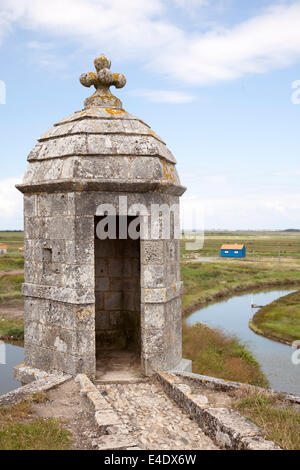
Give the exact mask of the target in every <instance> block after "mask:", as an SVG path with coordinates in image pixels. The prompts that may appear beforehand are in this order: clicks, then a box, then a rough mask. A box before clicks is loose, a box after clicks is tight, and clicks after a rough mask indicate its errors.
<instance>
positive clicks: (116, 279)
mask: <svg viewBox="0 0 300 470" xmlns="http://www.w3.org/2000/svg"><path fill="white" fill-rule="evenodd" d="M120 195H122V194H120V193H116V192H111V193H109V192H103V193H102V192H98V191H95V192H93V191H77V192H69V193H68V192H54V193H39V194H32V195H30V196H28V195H25V196H24V203H25V283H24V286H23V294H24V296H25V362H26V365H28V366H31V367H36V368H41V369H43V370H51V369H58V370H62V371H64V372H66V373H71V374H75V373H80V372H84V373H87V374H88V375H89V376H94V374H95V358H96V343H97V349H98V350H99V351H100V350H101V348H102V347H108V346H109V347H135V349H136V350H137V351H140V354H141V362H142V366H143V369H144V371H145V372H146V373H147V374H151V371H152V369H153V367H158V368H162V369H169V368H173V367H175V366H176V365H177V364H178V363H179V362H180V360H181V321H182V319H181V292H182V285H181V282H180V262H179V259H180V247H179V243H180V242H179V240H177V239H175V238H174V220H173V222H172V226H171V238H170V239H164V238H163V235H162V233H161V230H160V228H159V230H158V234H159V235H158V238H156V239H150V240H149V239H147V240H137V241H134V240H108V241H103V240H95V216H97V210H98V209H97V208H98V206H99V205H100V204H105V203H109V204H113V205H114V206H115V207H116V210H117V214H118V213H119V207H118V202H119V196H120ZM123 195H126V196H128V205H129V206H130V205H132V204H137V203H139V204H143V205H144V206H145V207H147V208H148V209H149V211H150V209H151V205H152V204H167V205H169V206H171V205H173V204H176V203H178V197H176V196H171V195H168V194H163V193H127V194H123ZM96 220H97V219H96ZM161 222H162V220H159V222H158V224H160V223H161ZM146 223H148V224H150V220H147V222H146ZM107 242H108V243H107ZM95 308H96V310H95ZM95 332H96V335H95ZM95 336H96V337H97V341H96V342H95Z"/></svg>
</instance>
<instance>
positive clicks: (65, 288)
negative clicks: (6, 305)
mask: <svg viewBox="0 0 300 470" xmlns="http://www.w3.org/2000/svg"><path fill="white" fill-rule="evenodd" d="M74 199H75V198H74V194H73V193H69V194H68V193H53V194H34V195H31V196H27V195H25V197H24V205H25V208H24V213H25V223H24V225H25V242H24V251H25V282H24V285H23V294H24V296H25V307H24V308H25V315H24V316H25V363H26V365H28V366H31V367H36V368H40V369H43V370H47V371H48V370H52V369H58V370H61V371H64V372H66V373H71V374H77V373H79V372H85V373H88V374H89V375H91V376H93V375H94V373H95V308H94V301H95V295H94V219H93V217H76V215H75V204H74Z"/></svg>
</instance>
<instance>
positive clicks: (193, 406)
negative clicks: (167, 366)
mask: <svg viewBox="0 0 300 470" xmlns="http://www.w3.org/2000/svg"><path fill="white" fill-rule="evenodd" d="M181 375H182V377H183V376H184V375H186V376H187V377H188V376H189V375H193V376H196V375H197V374H181ZM156 376H157V378H158V380H159V382H160V383H161V384H162V385H163V387H164V389H165V391H166V392H167V393H168V395H169V396H170V397H171V398H172V399H173V400H174V401H175V402H176V403H177V404H178V405H179V406H180V407H182V408H183V409H185V410H186V411H187V412H188V413H189V415H190V416H191V418H192V419H193V420H195V421H196V422H197V423H198V424H199V425H200V426H201V428H202V429H203V431H204V432H205V434H206V435H208V436H209V437H211V438H212V439H213V440H214V441H215V442H216V443H217V444H218V445H219V446H221V447H222V448H225V449H236V450H256V449H257V450H262V449H264V450H270V449H274V450H276V449H277V450H279V449H280V448H279V447H278V446H276V445H275V444H274V443H271V442H269V441H265V440H264V439H263V437H262V436H263V431H262V430H261V429H260V428H259V427H258V426H256V425H255V424H253V423H252V422H250V421H249V420H248V419H246V418H245V417H243V416H241V415H240V414H239V413H237V412H236V411H234V410H232V409H230V408H213V407H210V406H209V401H208V400H205V396H204V397H203V396H202V395H200V396H199V395H194V394H192V393H191V388H190V387H189V386H188V385H187V384H186V383H185V382H184V381H183V380H182V378H181V377H180V375H174V374H173V373H167V372H162V371H158V372H157V375H156Z"/></svg>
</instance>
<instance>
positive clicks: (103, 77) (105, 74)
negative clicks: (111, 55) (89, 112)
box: [79, 54, 126, 109]
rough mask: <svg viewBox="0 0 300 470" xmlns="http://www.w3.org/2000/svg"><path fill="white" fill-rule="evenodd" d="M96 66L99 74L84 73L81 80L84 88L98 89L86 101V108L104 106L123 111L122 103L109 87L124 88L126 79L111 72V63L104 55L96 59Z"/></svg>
mask: <svg viewBox="0 0 300 470" xmlns="http://www.w3.org/2000/svg"><path fill="white" fill-rule="evenodd" d="M94 64H95V69H96V71H97V73H94V72H87V73H83V74H82V75H80V79H79V80H80V83H81V84H82V85H83V86H86V87H90V86H92V85H94V87H95V88H96V91H95V93H94V94H93V95H92V96H90V98H87V99H86V100H85V102H84V106H85V108H90V107H92V106H104V107H110V108H119V109H122V101H120V100H119V99H118V98H117V97H116V96H114V95H113V94H112V93H111V91H110V89H109V87H111V86H112V85H114V86H115V87H116V88H123V87H124V86H125V85H126V78H125V77H124V75H122V74H121V73H112V72H111V71H110V66H111V61H110V60H109V59H107V57H105V55H103V54H102V55H101V56H100V57H97V58H96V59H95V61H94Z"/></svg>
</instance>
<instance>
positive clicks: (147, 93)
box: [128, 90, 195, 104]
mask: <svg viewBox="0 0 300 470" xmlns="http://www.w3.org/2000/svg"><path fill="white" fill-rule="evenodd" d="M128 94H129V95H131V96H141V97H143V98H146V99H147V100H148V101H151V102H153V103H173V104H183V103H191V102H192V101H195V97H194V96H193V95H191V94H190V93H185V92H182V91H172V90H133V91H130V92H128Z"/></svg>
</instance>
